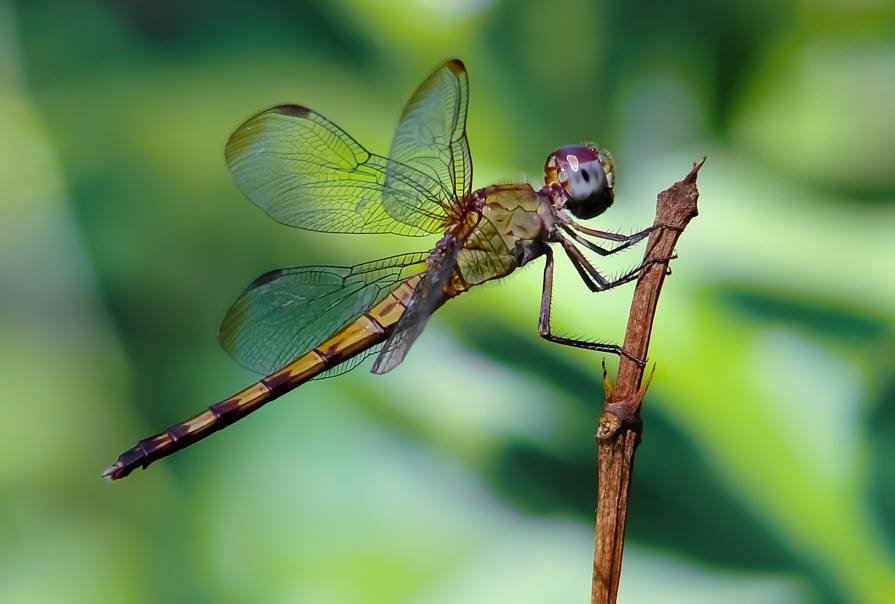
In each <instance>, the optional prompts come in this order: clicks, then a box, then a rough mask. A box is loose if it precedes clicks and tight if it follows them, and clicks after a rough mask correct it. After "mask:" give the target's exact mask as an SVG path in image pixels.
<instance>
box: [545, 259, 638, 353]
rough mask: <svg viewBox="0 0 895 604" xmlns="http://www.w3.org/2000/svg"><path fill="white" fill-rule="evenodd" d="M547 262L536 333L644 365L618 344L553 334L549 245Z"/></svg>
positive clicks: (549, 340)
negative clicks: (551, 325)
mask: <svg viewBox="0 0 895 604" xmlns="http://www.w3.org/2000/svg"><path fill="white" fill-rule="evenodd" d="M546 257H547V263H546V264H545V265H544V287H543V289H542V290H541V310H540V312H539V313H538V335H539V336H541V337H542V338H544V339H545V340H547V341H548V342H553V343H554V344H562V345H563V346H572V347H574V348H584V349H585V350H594V351H597V352H607V353H610V354H616V355H619V356H625V357H628V358H629V359H631V360H632V361H634V362H635V363H637V364H638V365H639V366H641V367H644V366H646V363H645V362H644V361H643V359H638V358H637V357H635V356H633V355H631V354H629V353H628V352H627V351H626V350H625V349H624V348H622V347H621V346H619V345H618V344H606V343H603V342H589V341H587V340H576V339H573V338H563V337H560V336H555V335H553V333H552V332H551V330H550V306H551V303H552V301H553V250H552V249H550V248H549V247H548V248H547V251H546Z"/></svg>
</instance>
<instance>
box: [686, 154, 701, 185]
mask: <svg viewBox="0 0 895 604" xmlns="http://www.w3.org/2000/svg"><path fill="white" fill-rule="evenodd" d="M706 159H707V156H705V155H703V156H702V159H699V160H696V161H695V162H693V167H692V168H691V169H690V173H689V174H687V176H685V177H684V182H696V175H697V174H699V169H700V168H702V166H703V165H704V164H705V160H706Z"/></svg>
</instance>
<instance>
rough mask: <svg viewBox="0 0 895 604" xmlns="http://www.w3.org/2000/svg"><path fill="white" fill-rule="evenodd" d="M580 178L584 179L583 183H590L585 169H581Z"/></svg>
mask: <svg viewBox="0 0 895 604" xmlns="http://www.w3.org/2000/svg"><path fill="white" fill-rule="evenodd" d="M581 178H583V179H584V182H590V174H588V172H587V168H582V169H581Z"/></svg>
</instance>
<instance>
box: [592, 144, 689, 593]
mask: <svg viewBox="0 0 895 604" xmlns="http://www.w3.org/2000/svg"><path fill="white" fill-rule="evenodd" d="M704 161H705V158H703V159H702V160H700V161H698V162H696V163H695V164H693V169H692V170H690V173H689V174H687V176H685V177H684V179H683V180H681V181H679V182H676V183H674V184H673V185H672V186H671V187H669V188H668V189H666V190H665V191H662V192H661V193H659V196H658V200H657V202H656V219H655V222H654V223H653V224H654V227H655V230H654V231H653V232H652V234H651V235H650V238H649V242H648V243H647V246H646V253H645V255H644V262H646V263H649V262H652V263H651V264H646V265H645V268H644V269H643V271H642V272H641V274H640V278H639V279H638V281H637V286H636V288H635V290H634V298H633V299H632V301H631V310H630V312H629V313H628V328H627V331H626V332H625V344H624V348H625V350H626V351H627V352H628V353H630V354H631V355H632V356H634V357H636V358H640V359H645V358H646V357H647V351H648V350H649V340H650V334H651V332H652V327H653V319H654V318H655V314H656V306H657V304H658V302H659V292H660V291H661V289H662V283H663V282H664V281H665V276H666V274H668V272H667V267H668V260H669V259H670V257H671V256H672V254H673V253H674V246H675V244H676V243H677V240H678V237H680V235H681V233H682V232H683V230H684V228H685V227H686V226H687V224H688V223H689V222H690V219H691V218H693V217H694V216H696V214H697V208H696V201H697V199H698V198H699V191H698V190H697V188H696V175H697V174H698V173H699V169H700V168H701V167H702V164H703V162H704ZM650 377H652V376H650ZM642 379H643V367H641V366H640V365H639V364H638V363H636V362H634V361H633V360H631V359H629V358H627V357H624V356H622V357H621V360H620V361H619V367H618V378H617V381H616V383H615V386H613V385H612V383H611V382H610V381H609V379H608V377H607V375H606V370H605V367H604V369H603V385H604V390H605V406H604V408H603V415H602V416H601V417H600V422H599V425H598V427H597V432H596V440H597V457H598V464H597V466H598V474H597V481H598V485H597V515H596V535H595V539H594V571H593V581H592V583H591V604H613V603H614V602H615V601H616V597H617V595H618V585H619V577H620V576H621V569H622V550H623V547H624V537H625V521H626V519H627V513H628V492H629V489H630V484H631V470H632V468H633V464H634V451H635V450H636V448H637V445H638V444H639V442H640V434H641V428H642V424H641V421H640V405H641V401H642V400H643V395H644V393H645V392H646V388H647V387H648V386H649V378H648V379H647V380H646V382H644V383H643V384H641V381H642Z"/></svg>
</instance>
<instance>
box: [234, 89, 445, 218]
mask: <svg viewBox="0 0 895 604" xmlns="http://www.w3.org/2000/svg"><path fill="white" fill-rule="evenodd" d="M225 155H226V159H227V164H228V165H229V167H230V171H231V172H232V174H233V178H234V180H235V181H236V184H237V185H238V186H239V188H240V190H241V191H242V192H243V194H245V196H246V197H248V198H249V199H250V200H252V201H253V202H254V203H255V204H257V205H258V206H259V207H261V208H262V209H263V210H264V211H265V212H267V213H268V214H269V215H270V216H271V217H272V218H273V219H274V220H277V221H278V222H281V223H283V224H286V225H289V226H294V227H299V228H303V229H308V230H312V231H324V232H328V233H395V234H398V235H428V234H431V233H436V232H439V231H441V230H443V228H444V226H445V223H446V220H447V217H448V215H449V210H450V208H451V206H452V200H451V199H450V198H449V197H448V196H446V195H445V194H444V193H443V192H442V190H441V185H440V183H439V182H438V180H436V177H435V175H433V174H427V173H425V172H421V171H419V170H418V169H415V168H413V167H410V166H407V165H405V164H402V163H401V162H400V161H388V160H386V158H384V157H382V156H379V155H375V154H373V153H370V152H369V151H367V150H366V149H364V147H363V146H362V145H360V143H358V142H357V141H355V140H354V139H353V138H351V137H350V136H349V135H348V134H347V133H346V132H345V131H344V130H342V129H341V128H339V127H338V126H336V125H335V124H333V123H332V122H330V121H329V120H327V119H326V118H325V117H323V116H322V115H320V114H318V113H316V112H314V111H311V110H310V109H307V108H305V107H301V106H298V105H280V106H278V107H273V108H272V109H268V110H267V111H264V112H262V113H259V114H258V115H256V116H254V117H252V118H251V119H249V120H248V121H247V122H245V123H244V124H243V125H242V126H240V127H239V128H238V129H237V130H236V132H234V133H233V135H232V136H231V137H230V140H229V141H228V142H227V147H226V151H225ZM386 171H388V176H387V175H386ZM386 201H387V203H386Z"/></svg>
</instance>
